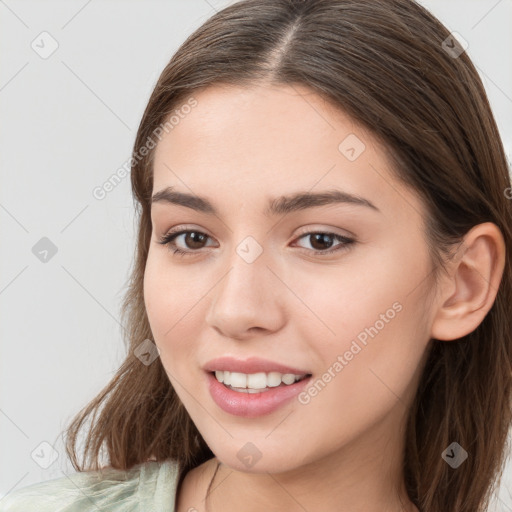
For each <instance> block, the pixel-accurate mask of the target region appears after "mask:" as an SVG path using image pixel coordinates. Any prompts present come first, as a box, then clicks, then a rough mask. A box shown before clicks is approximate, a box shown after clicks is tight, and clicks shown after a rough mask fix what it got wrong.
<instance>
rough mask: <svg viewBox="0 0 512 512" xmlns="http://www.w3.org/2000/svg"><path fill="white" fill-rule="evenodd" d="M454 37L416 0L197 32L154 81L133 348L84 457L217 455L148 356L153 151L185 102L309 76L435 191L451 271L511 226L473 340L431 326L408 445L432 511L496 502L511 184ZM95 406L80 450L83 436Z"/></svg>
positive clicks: (331, 4)
mask: <svg viewBox="0 0 512 512" xmlns="http://www.w3.org/2000/svg"><path fill="white" fill-rule="evenodd" d="M450 37H451V35H450V33H449V31H448V30H447V29H446V27H445V26H443V25H442V24H441V23H440V22H439V20H437V19H436V18H435V17H434V16H433V15H432V14H431V13H430V12H429V11H428V10H426V9H425V8H423V7H422V6H420V5H419V4H417V3H415V2H414V1H412V0H246V1H240V2H237V3H235V4H232V5H230V6H228V7H226V8H225V9H223V10H222V11H220V12H218V13H216V14H215V15H214V16H212V17H211V18H210V19H209V20H207V21H206V22H205V23H204V24H203V25H202V26H201V27H199V28H198V29H197V30H196V31H195V32H194V33H193V34H192V35H191V36H190V37H189V38H188V39H187V40H186V41H185V42H184V43H183V44H182V45H181V47H180V48H179V49H178V51H177V52H176V53H175V54H174V55H173V57H172V59H171V60H170V62H169V63H168V65H167V66H166V67H165V69H164V70H163V72H162V73H161V75H160V78H159V80H158V82H157V84H156V86H155V88H154V91H153V92H152V94H151V97H150V99H149V102H148V105H147V108H146V110H145V112H144V114H143V117H142V120H141V122H140V125H139V128H138V132H137V136H136V140H135V143H134V148H133V159H132V165H131V183H132V189H133V194H134V199H135V208H136V214H137V221H138V241H137V245H136V252H135V260H134V266H133V269H132V273H131V278H130V282H129V288H128V292H127V294H126V297H125V300H124V303H123V307H122V316H123V319H124V322H123V323H124V325H126V341H127V343H128V346H129V353H128V355H127V357H126V360H125V361H124V363H123V364H122V366H121V367H120V369H119V370H118V372H117V374H116V375H115V377H114V378H113V379H112V380H111V381H110V382H109V383H108V385H107V386H106V387H105V388H104V390H103V391H102V392H101V393H100V394H99V395H98V396H97V397H95V398H94V400H92V402H90V404H89V405H87V407H85V408H84V409H83V410H82V411H81V412H80V413H79V414H78V415H77V416H76V417H75V418H74V419H73V422H72V423H71V425H70V426H69V428H68V430H67V431H66V434H67V444H66V450H67V452H68V455H69V456H70V458H71V460H72V462H73V466H74V467H75V469H76V470H78V471H85V470H91V469H98V468H100V465H99V456H100V451H101V450H102V449H103V447H104V448H105V449H106V450H107V455H108V463H109V464H110V466H113V467H115V468H119V469H129V468H131V467H132V466H134V465H136V464H139V463H143V462H145V461H147V460H148V459H149V458H151V457H154V458H155V459H156V460H158V461H163V460H166V459H173V460H176V461H178V462H179V466H180V471H181V473H180V474H181V476H183V475H184V474H185V473H186V472H187V471H188V470H189V469H191V468H193V467H195V466H197V465H199V464H201V463H202V462H204V461H206V460H208V459H210V458H211V457H213V456H214V454H213V453H212V451H211V450H210V449H209V447H208V446H207V445H206V443H205V441H204V440H203V438H202V436H201V435H200V433H199V432H198V430H197V429H196V427H195V425H194V423H193V422H192V420H191V418H190V417H189V415H188V413H187V411H186V410H185V409H184V407H183V404H182V403H181V401H180V400H179V398H178V396H177V394H176V393H175V391H174V389H173V388H172V386H171V384H170V382H169V379H168V377H167V375H166V373H165V371H164V368H163V367H162V364H161V361H160V359H159V358H158V359H157V360H156V361H154V363H153V364H149V365H145V364H142V363H141V361H140V360H139V358H138V357H136V355H135V354H134V350H136V348H137V347H138V346H139V345H140V344H141V343H142V342H143V341H144V340H147V339H149V340H152V339H153V337H152V333H151V329H150V326H149V322H148V318H147V316H146V311H145V307H144V299H143V277H144V269H145V264H146V259H147V255H148V247H149V241H150V237H151V231H152V225H151V218H150V202H151V200H150V198H151V193H152V184H153V175H152V162H153V155H154V148H153V149H150V150H149V151H148V152H147V154H144V155H142V153H144V152H141V151H140V150H141V148H143V147H144V146H146V147H150V146H153V145H154V144H150V143H149V141H150V140H153V141H154V140H155V136H157V137H158V134H161V133H162V131H161V130H162V127H165V131H168V130H169V129H172V122H171V123H169V119H172V118H171V116H173V115H174V116H175V119H176V121H175V122H179V115H180V112H186V110H185V108H184V107H183V106H184V105H187V104H190V100H191V99H193V95H194V93H197V92H198V91H199V90H200V89H202V88H204V87H207V86H209V85H212V84H219V83H224V84H232V85H235V86H246V85H254V84H256V83H267V84H291V85H295V84H300V85H305V86H307V87H309V88H310V90H312V91H314V92H316V93H317V94H319V95H321V96H322V97H324V98H325V99H327V100H329V101H330V102H332V104H334V105H336V106H337V107H338V108H340V109H341V110H343V111H344V112H345V113H347V114H348V115H350V116H351V117H352V118H353V119H354V120H355V121H356V122H359V123H360V124H361V125H362V126H364V127H365V128H367V129H368V130H369V132H370V133H371V134H372V135H373V136H374V137H375V138H376V140H378V141H380V142H381V143H382V145H383V146H384V147H385V148H386V151H387V152H388V153H389V158H390V159H391V161H392V162H393V164H394V172H395V173H396V176H397V178H399V179H401V180H403V182H405V183H406V184H408V185H409V186H410V187H412V188H413V189H414V190H415V191H417V192H418V193H419V194H420V196H421V197H422V199H423V201H424V202H425V205H426V206H427V211H428V212H429V215H428V218H427V219H426V220H427V233H426V235H427V238H428V243H429V250H430V253H431V255H432V261H433V263H434V268H435V269H436V272H437V270H439V269H442V268H443V261H445V260H444V259H443V256H445V255H446V254H447V251H448V249H449V248H450V246H451V245H452V244H454V243H456V242H460V240H461V238H462V237H463V236H464V235H465V234H466V233H467V232H468V230H469V229H470V228H471V227H473V226H475V225H476V224H479V223H483V222H487V221H489V222H493V223H495V224H496V225H497V226H498V227H499V228H500V230H501V232H502V233H503V236H504V239H505V244H506V251H507V258H506V263H505V269H504V274H503V277H502V281H501V284H500V287H499V290H498V293H497V297H496V300H495V302H494V304H493V306H492V308H491V310H490V311H489V312H488V314H487V315H486V317H485V318H484V320H483V321H482V323H481V324H480V325H479V326H478V328H477V329H476V330H474V331H473V332H472V333H470V334H468V335H467V336H465V337H464V338H461V339H460V340H456V341H453V342H443V341H440V340H431V344H430V345H429V346H430V347H431V348H430V353H429V354H428V359H427V363H426V366H425V368H424V372H423V374H422V378H421V381H420V383H419V386H418V390H417V394H416V398H415V401H414V404H413V406H412V408H411V410H410V414H409V418H408V424H407V432H406V450H405V454H404V459H403V467H404V474H405V479H406V485H407V491H408V494H409V497H410V499H411V501H412V502H413V503H414V504H415V505H416V506H417V507H418V508H419V509H420V510H421V511H422V512H444V511H451V512H478V511H482V510H485V508H486V507H487V505H488V500H489V499H490V498H491V496H492V492H493V491H494V490H495V489H496V487H493V485H499V483H500V481H501V475H502V472H503V466H504V462H505V460H506V451H507V449H508V447H507V444H506V443H507V433H508V429H509V427H510V425H511V424H512V400H511V389H512V369H511V368H512V365H511V361H512V314H511V309H510V308H511V304H512V268H511V259H510V258H509V257H508V255H510V254H512V233H511V225H512V222H511V221H512V213H511V202H510V200H507V193H506V191H507V190H511V189H509V187H510V186H511V185H510V177H509V174H508V166H507V160H506V156H505V151H504V149H503V145H502V142H501V139H500V134H499V132H498V128H497V126H496V122H495V120H494V117H493V115H492V112H491V108H490V105H489V102H488V99H487V96H486V93H485V90H484V87H483V85H482V82H481V80H480V78H479V75H478V73H477V71H476V69H475V67H474V65H473V64H472V62H471V60H470V58H469V57H468V55H467V53H466V52H465V51H462V48H461V47H460V45H459V44H458V43H457V41H456V40H455V39H453V38H451V39H450ZM461 51H462V53H460V52H461ZM180 109H182V110H181V111H180ZM176 112H178V113H176ZM158 138H159V137H158ZM100 409H101V411H100ZM92 413H94V414H93V418H92V424H91V426H90V427H89V428H88V429H87V431H88V435H87V438H86V443H85V446H84V450H83V454H84V462H83V464H80V463H79V462H78V460H77V456H76V444H77V436H78V433H79V431H81V429H82V427H83V426H84V422H85V420H86V419H87V418H88V417H89V416H91V414H92ZM97 413H98V416H97ZM454 441H456V442H457V443H459V444H460V445H461V446H462V447H463V448H464V449H465V450H466V451H467V452H468V454H469V457H468V459H467V460H466V461H465V462H464V464H463V465H461V466H460V467H459V468H458V469H457V470H454V469H452V467H450V466H449V465H448V464H447V463H446V462H445V461H444V460H443V458H442V457H441V454H442V452H443V451H444V450H445V449H446V448H447V447H448V446H449V445H450V444H451V443H452V442H454ZM87 459H89V460H87Z"/></svg>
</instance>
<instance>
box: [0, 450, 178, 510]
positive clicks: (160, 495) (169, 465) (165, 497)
mask: <svg viewBox="0 0 512 512" xmlns="http://www.w3.org/2000/svg"><path fill="white" fill-rule="evenodd" d="M177 483H178V463H177V462H176V461H172V460H167V461H164V462H157V461H148V462H145V463H144V464H139V465H137V466H134V467H133V468H131V469H129V470H126V471H123V470H118V469H113V468H104V469H102V470H98V471H84V472H78V473H73V474H71V475H68V476H64V477H61V478H56V479H53V480H47V481H46V482H38V483H35V484H32V485H29V486H26V487H22V488H19V489H15V490H14V491H11V492H10V493H9V494H7V495H6V496H4V497H3V498H1V499H0V512H89V511H90V512H98V511H100V510H101V511H105V512H135V511H136V512H174V501H175V497H176V486H177Z"/></svg>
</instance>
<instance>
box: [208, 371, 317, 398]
mask: <svg viewBox="0 0 512 512" xmlns="http://www.w3.org/2000/svg"><path fill="white" fill-rule="evenodd" d="M209 373H210V374H211V375H212V376H213V377H214V378H215V379H216V380H217V381H218V382H219V383H221V384H223V385H224V386H225V387H226V388H227V389H230V390H232V391H236V392H238V393H250V394H255V393H264V392H268V391H270V390H271V389H273V388H278V387H288V386H291V385H293V384H295V383H296V382H300V381H302V380H304V379H307V378H308V377H311V373H306V374H302V375H299V374H293V373H280V372H258V373H249V374H247V373H241V372H229V371H222V370H216V371H211V372H209Z"/></svg>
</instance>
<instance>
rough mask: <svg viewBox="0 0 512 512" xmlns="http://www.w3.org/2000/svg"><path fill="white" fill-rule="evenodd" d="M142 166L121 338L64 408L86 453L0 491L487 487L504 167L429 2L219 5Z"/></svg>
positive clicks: (368, 505)
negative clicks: (82, 402) (75, 410)
mask: <svg viewBox="0 0 512 512" xmlns="http://www.w3.org/2000/svg"><path fill="white" fill-rule="evenodd" d="M131 180H132V187H133V193H134V197H135V198H136V200H137V206H138V209H137V213H138V222H139V230H138V240H137V253H136V262H135V266H134V269H133V275H132V280H131V287H130V290H129V293H128V295H127V296H126V301H125V304H124V309H123V312H124V314H125V315H126V321H127V324H128V325H129V326H130V329H129V340H128V341H129V343H130V353H129V355H128V356H127V358H126V361H125V362H124V364H123V365H122V367H121V368H120V370H119V372H118V374H117V375H116V376H115V378H114V379H113V380H112V381H111V382H110V383H109V384H108V386H107V387H106V388H105V390H104V391H103V392H102V393H101V394H100V395H99V396H98V397H96V398H95V399H94V400H93V401H92V402H91V403H90V404H89V405H88V407H86V408H85V409H84V410H83V411H82V412H81V413H80V415H79V416H77V418H76V419H75V420H74V422H73V423H72V425H71V426H70V427H69V429H68V431H67V433H68V452H69V455H70V457H71V459H72V461H73V464H74V467H75V468H76V469H77V470H78V471H79V472H78V473H77V474H76V475H70V476H68V477H64V478H60V479H56V480H52V481H48V482H43V483H39V484H35V485H32V486H29V487H27V488H25V489H20V490H18V491H15V492H13V493H11V494H10V495H9V496H7V497H6V498H4V499H3V500H2V501H0V510H3V511H7V510H8V511H13V510H19V511H22V510H23V511H27V510H39V511H41V510H43V511H45V510H56V509H58V510H66V511H74V510H109V511H128V510H139V509H140V510H158V511H163V510H175V511H177V512H186V511H189V512H190V511H209V512H220V511H223V512H231V511H234V510H244V511H252V512H256V511H281V510H287V511H304V510H308V511H325V512H329V511H338V512H339V511H342V512H354V511H365V512H371V511H379V512H399V511H407V512H413V511H415V512H418V511H421V512H439V511H450V512H479V511H484V510H486V507H487V505H488V501H489V498H490V497H491V494H492V492H491V491H492V490H493V489H494V487H493V486H494V485H495V484H496V482H499V477H500V474H501V471H502V469H503V463H504V461H505V456H506V454H507V451H506V449H507V445H506V440H507V432H508V429H509V427H510V425H511V421H512V416H511V389H512V365H511V361H512V315H511V311H510V304H511V302H512V273H511V272H512V268H511V260H510V257H509V255H510V254H511V252H512V233H511V225H512V209H511V202H510V200H509V199H507V197H510V194H509V192H510V191H511V190H512V189H511V188H510V187H511V183H510V178H509V174H508V169H507V162H506V158H505V153H504V149H503V146H502V142H501V140H500V136H499V133H498V129H497V126H496V123H495V120H494V118H493V115H492V113H491V109H490V106H489V103H488V100H487V97H486V94H485V91H484V88H483V86H482V83H481V81H480V79H479V76H478V73H477V71H476V70H475V67H474V66H473V64H472V63H471V61H470V59H469V57H468V55H467V54H466V53H465V52H464V49H463V47H462V46H461V45H460V43H459V42H458V41H457V39H455V38H454V37H453V35H452V34H450V33H449V31H448V30H447V29H446V28H445V27H444V26H443V25H442V24H441V23H440V22H439V21H438V20H437V19H436V18H435V17H434V16H432V14H430V13H429V12H428V11H427V10H426V9H424V8H423V7H421V6H420V5H418V4H417V3H415V2H413V1H411V0H314V1H313V0H302V1H300V0H247V1H242V2H238V3H235V4H233V5H231V6H229V7H227V8H225V9H224V10H222V11H220V12H218V13H217V14H215V15H214V16H213V17H212V18H210V19H209V20H208V21H207V22H206V23H205V24H204V25H203V26H201V27H200V28H199V29H198V30H197V31H196V32H195V33H194V34H192V35H191V36H190V37H189V38H188V39H187V40H186V41H185V43H184V44H183V45H182V46H181V47H180V48H179V50H178V51H177V53H176V54H175V55H174V56H173V58H172V59H171V61H170V62H169V64H168V65H167V66H166V68H165V69H164V71H163V72H162V74H161V76H160V78H159V80H158V83H157V84H156V86H155V89H154V91H153V93H152V95H151V98H150V100H149V103H148V105H147V108H146V110H145V112H144V115H143V118H142V121H141V123H140V126H139V130H138V133H137V137H136V141H135V145H134V150H133V158H132V166H131ZM153 343H154V344H153ZM91 415H92V420H93V421H92V423H91V425H90V426H89V427H88V431H87V432H88V436H87V442H86V444H85V447H84V461H83V463H81V462H79V461H78V458H77V451H76V445H77V439H78V434H79V432H81V431H82V429H83V427H84V425H85V424H86V423H85V421H86V419H87V418H89V417H90V416H91ZM102 449H104V450H106V454H107V464H106V467H101V465H100V454H101V451H102ZM66 507H67V508H66Z"/></svg>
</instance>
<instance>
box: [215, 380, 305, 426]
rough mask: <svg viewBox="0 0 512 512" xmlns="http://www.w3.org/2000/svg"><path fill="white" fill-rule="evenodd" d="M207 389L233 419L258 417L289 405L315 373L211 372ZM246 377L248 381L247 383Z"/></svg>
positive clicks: (218, 404)
mask: <svg viewBox="0 0 512 512" xmlns="http://www.w3.org/2000/svg"><path fill="white" fill-rule="evenodd" d="M206 375H207V379H208V388H209V391H210V395H211V397H212V399H213V401H214V402H215V403H216V404H217V406H218V407H219V408H220V409H222V410H223V411H224V412H227V413H228V414H231V415H234V416H242V417H245V418H256V417H259V416H263V415H266V414H270V413H272V412H274V411H275V410H277V409H279V408H280V407H282V406H284V405H285V404H286V403H289V402H290V401H291V399H292V398H293V397H295V396H296V395H298V394H299V393H300V392H301V391H302V390H303V389H304V388H305V387H306V386H307V384H308V382H309V381H310V380H311V378H312V374H310V373H307V374H303V375H299V374H281V373H278V372H269V373H268V374H267V373H264V372H259V373H255V374H240V373H238V372H227V371H219V370H217V371H208V372H206ZM244 378H245V380H244Z"/></svg>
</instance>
